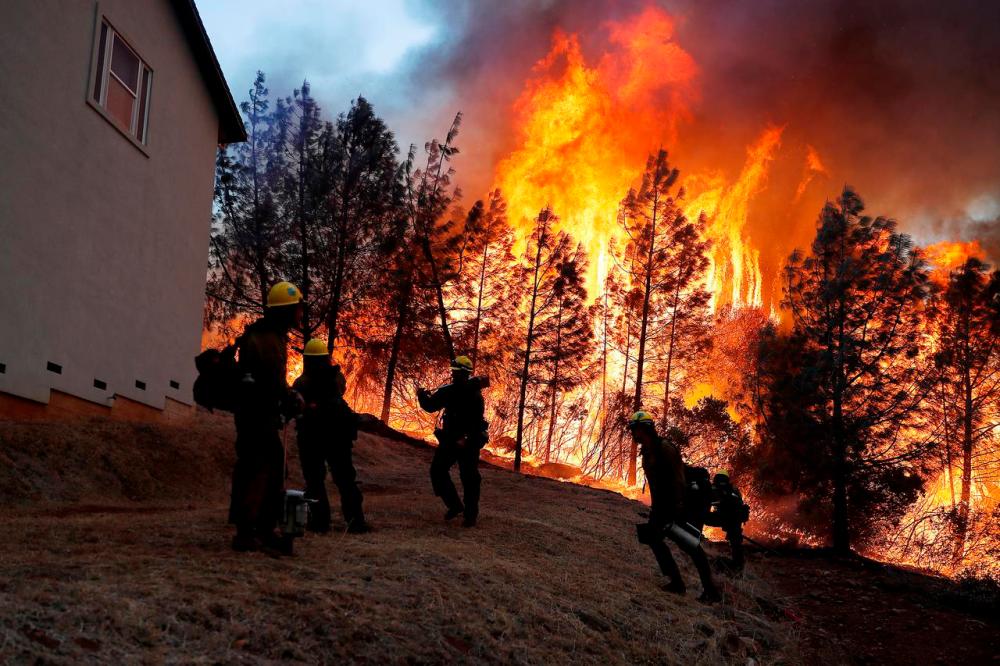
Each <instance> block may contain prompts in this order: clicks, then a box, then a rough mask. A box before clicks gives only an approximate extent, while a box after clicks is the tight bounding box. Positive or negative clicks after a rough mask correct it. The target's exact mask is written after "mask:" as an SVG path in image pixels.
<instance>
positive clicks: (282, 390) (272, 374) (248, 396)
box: [236, 318, 289, 427]
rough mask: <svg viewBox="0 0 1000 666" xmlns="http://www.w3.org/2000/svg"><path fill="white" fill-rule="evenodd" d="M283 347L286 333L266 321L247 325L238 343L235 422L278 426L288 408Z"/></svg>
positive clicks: (285, 357) (285, 351)
mask: <svg viewBox="0 0 1000 666" xmlns="http://www.w3.org/2000/svg"><path fill="white" fill-rule="evenodd" d="M287 346H288V333H287V331H286V330H285V329H283V328H280V327H278V326H277V325H276V324H275V323H274V322H272V321H270V320H268V319H267V318H262V319H258V320H257V321H255V322H254V323H252V324H250V325H249V326H247V328H246V330H245V331H244V333H243V336H242V337H241V338H240V340H239V353H240V358H239V371H240V375H241V381H240V396H239V399H238V402H237V407H236V415H237V420H238V421H239V420H253V421H266V422H269V423H270V424H272V425H273V426H274V427H280V426H281V419H280V417H281V415H282V413H283V412H284V411H285V410H287V409H288V405H289V391H288V380H287V377H286V373H287V369H288V352H287ZM241 417H242V418H241Z"/></svg>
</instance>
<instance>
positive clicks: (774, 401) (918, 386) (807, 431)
mask: <svg viewBox="0 0 1000 666" xmlns="http://www.w3.org/2000/svg"><path fill="white" fill-rule="evenodd" d="M863 210H864V205H863V204H862V201H861V199H860V197H858V195H857V194H855V193H854V191H853V190H851V189H850V188H845V190H844V192H843V194H842V195H841V196H840V198H839V199H838V200H837V202H836V203H835V204H834V203H829V204H827V205H826V207H824V209H823V211H822V213H821V214H820V218H819V225H818V228H817V232H816V238H815V240H814V241H813V244H812V251H811V253H810V254H809V255H808V256H804V255H802V254H800V253H798V252H796V253H794V254H793V255H792V256H791V257H790V258H789V260H788V264H787V266H786V269H785V306H786V307H787V308H789V310H790V312H791V317H792V334H791V338H790V339H788V340H782V339H781V337H780V336H776V335H772V336H770V337H769V338H765V340H764V342H763V349H762V352H763V354H764V357H763V359H762V361H761V364H760V372H761V374H760V377H759V378H758V379H759V382H760V387H761V389H762V390H761V393H760V395H761V396H762V398H761V399H760V401H759V403H758V406H759V407H760V408H761V410H762V412H763V413H764V417H765V422H766V427H767V428H768V432H769V435H770V437H771V438H772V441H771V442H769V443H768V444H766V445H765V446H764V447H763V448H762V451H761V455H762V458H763V457H764V456H768V458H767V459H768V460H770V463H769V465H770V467H769V469H767V470H761V471H762V473H763V474H768V473H771V474H773V473H775V472H779V474H778V475H779V476H781V475H785V476H786V479H787V480H786V481H785V482H783V483H784V484H785V489H786V490H793V489H797V490H798V491H800V492H806V493H807V494H810V495H811V497H810V498H809V500H808V501H815V500H816V499H818V498H826V497H829V496H830V495H832V505H833V518H832V525H833V529H832V533H833V546H834V548H835V549H836V550H837V551H840V552H846V551H848V550H849V549H850V547H851V543H852V539H853V538H855V537H860V538H862V539H863V538H864V537H865V536H866V535H867V534H869V533H870V532H869V530H870V528H871V526H872V525H874V524H875V522H876V517H877V516H878V514H879V513H880V512H881V513H882V514H884V515H890V516H891V515H894V514H895V515H898V514H899V513H901V512H902V510H903V509H905V506H906V505H907V504H909V503H910V502H911V501H912V500H913V499H914V498H915V497H916V494H917V492H918V491H919V489H920V486H921V482H920V478H919V475H918V474H913V473H911V470H910V469H909V466H910V465H911V464H912V463H914V461H916V460H918V459H919V458H920V457H921V456H922V455H924V454H925V453H926V450H927V449H926V447H927V445H929V444H931V443H932V441H931V440H929V439H928V440H924V441H923V442H905V441H904V440H903V438H902V436H901V435H902V433H904V432H906V431H907V428H910V427H913V426H916V425H917V424H918V422H919V421H918V419H919V416H920V414H921V404H922V401H923V399H924V397H925V396H926V394H927V391H928V390H929V387H930V382H929V381H928V379H927V377H928V373H927V371H926V368H924V367H921V359H922V358H924V354H923V353H922V352H923V349H922V344H923V341H924V339H925V338H924V335H923V334H924V332H925V331H924V330H923V325H924V320H923V318H922V317H921V307H922V306H923V305H924V304H925V302H926V299H927V296H928V283H927V273H926V271H925V269H924V266H923V262H922V260H921V258H920V255H919V253H917V252H914V251H913V250H912V243H911V241H910V238H909V237H908V236H906V235H904V234H899V233H897V232H896V230H895V229H896V223H895V222H894V221H892V220H890V219H887V218H884V217H878V218H874V219H873V218H871V217H868V216H864V215H862V213H863ZM795 457H798V461H797V464H796V465H795V467H797V468H798V469H793V468H792V465H791V464H786V466H785V467H784V468H782V463H781V462H775V461H780V460H782V458H784V459H785V460H792V461H794V458H795ZM810 485H811V486H812V487H811V488H810ZM827 493H829V495H828V494H827ZM851 516H854V517H855V518H860V517H864V518H865V519H866V520H865V521H864V522H858V521H854V523H853V525H852V520H851Z"/></svg>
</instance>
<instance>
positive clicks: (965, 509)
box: [954, 311, 975, 562]
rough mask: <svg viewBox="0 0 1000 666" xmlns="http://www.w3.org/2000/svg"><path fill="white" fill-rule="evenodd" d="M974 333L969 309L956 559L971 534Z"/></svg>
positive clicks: (964, 324)
mask: <svg viewBox="0 0 1000 666" xmlns="http://www.w3.org/2000/svg"><path fill="white" fill-rule="evenodd" d="M971 334H972V331H971V330H970V323H969V317H968V311H966V313H965V316H964V317H963V318H962V357H961V364H962V366H961V367H962V402H963V405H962V406H963V408H964V409H963V412H964V413H963V414H962V495H961V499H960V500H959V502H958V534H957V536H956V540H955V551H954V559H955V561H956V562H957V561H960V560H961V559H962V557H963V556H964V555H965V541H966V539H967V538H968V534H969V513H970V510H971V506H970V504H971V502H972V444H973V433H972V429H973V424H974V420H975V419H974V416H975V415H974V412H973V410H974V409H975V407H974V405H973V401H972V367H971V366H972V354H971V350H970V349H969V346H970V345H969V337H970V335H971Z"/></svg>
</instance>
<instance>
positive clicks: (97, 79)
mask: <svg viewBox="0 0 1000 666" xmlns="http://www.w3.org/2000/svg"><path fill="white" fill-rule="evenodd" d="M107 47H108V24H107V23H102V24H101V41H100V44H99V45H98V46H97V70H96V71H95V72H94V101H95V102H97V103H98V104H100V102H101V84H102V83H103V82H104V52H105V51H107V50H108V49H107Z"/></svg>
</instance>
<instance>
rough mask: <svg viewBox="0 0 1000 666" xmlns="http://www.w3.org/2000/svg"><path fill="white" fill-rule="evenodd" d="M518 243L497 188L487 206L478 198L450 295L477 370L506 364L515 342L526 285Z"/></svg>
mask: <svg viewBox="0 0 1000 666" xmlns="http://www.w3.org/2000/svg"><path fill="white" fill-rule="evenodd" d="M514 242H515V233H514V228H513V227H512V226H511V225H510V222H509V221H508V219H507V202H506V201H505V200H504V198H503V195H501V193H500V191H499V190H494V191H492V192H490V194H489V205H488V206H487V205H485V204H484V203H483V202H482V201H477V202H476V204H475V205H474V206H473V207H472V209H471V210H470V211H469V213H468V215H467V216H466V218H465V222H464V226H463V230H462V245H461V247H460V249H459V256H458V270H457V273H458V275H457V279H456V280H455V281H454V285H453V288H452V289H451V290H450V293H449V294H448V301H449V302H450V306H449V314H450V315H451V318H452V319H453V321H454V324H455V327H456V328H457V329H458V334H457V339H459V340H460V341H461V344H462V346H463V349H466V350H468V352H467V353H468V355H469V358H470V359H471V360H472V363H473V367H474V368H475V369H476V371H477V372H478V371H480V370H481V369H483V370H485V371H486V372H487V373H488V374H489V370H490V368H492V367H497V368H498V367H499V366H500V365H501V364H503V363H506V362H507V357H508V356H509V352H510V351H511V348H512V347H513V345H514V344H515V343H514V341H513V330H515V329H516V328H517V321H518V318H519V317H520V313H519V311H518V307H517V305H518V303H519V302H520V299H521V294H522V292H523V291H524V289H523V284H522V281H521V279H520V277H521V275H520V269H519V266H518V263H517V260H516V259H515V257H514V253H513V248H514ZM492 374H496V373H492Z"/></svg>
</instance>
